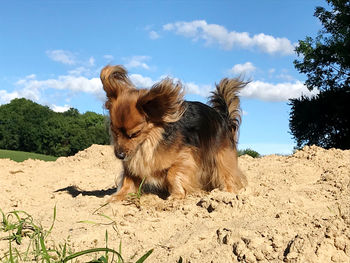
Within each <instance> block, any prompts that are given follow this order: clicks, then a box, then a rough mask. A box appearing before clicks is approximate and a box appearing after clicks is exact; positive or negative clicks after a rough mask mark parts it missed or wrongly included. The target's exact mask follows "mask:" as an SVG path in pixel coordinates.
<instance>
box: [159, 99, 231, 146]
mask: <svg viewBox="0 0 350 263" xmlns="http://www.w3.org/2000/svg"><path fill="white" fill-rule="evenodd" d="M185 105H186V111H185V113H184V114H183V116H182V117H181V119H180V120H179V121H177V122H174V123H170V124H167V125H166V127H165V132H164V133H163V138H164V143H166V144H169V145H171V144H172V143H173V142H174V140H175V139H176V138H177V136H179V133H180V134H181V136H182V137H183V141H184V143H185V144H187V145H191V146H195V147H199V148H202V147H204V148H207V149H208V150H209V147H211V148H212V147H215V146H217V147H219V146H220V145H219V142H222V141H224V140H225V137H226V138H228V139H229V138H230V137H229V136H231V131H230V129H229V127H228V124H227V122H226V121H225V119H224V118H223V116H221V115H220V114H219V113H218V112H217V111H216V110H214V109H213V108H211V107H209V106H208V105H206V104H203V103H200V102H192V101H185Z"/></svg>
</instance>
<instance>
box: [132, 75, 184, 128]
mask: <svg viewBox="0 0 350 263" xmlns="http://www.w3.org/2000/svg"><path fill="white" fill-rule="evenodd" d="M183 96H184V92H183V88H182V85H181V83H176V84H174V83H173V81H172V80H171V79H164V80H162V81H161V82H159V83H157V84H155V85H153V86H152V88H151V89H150V90H148V91H147V92H146V93H145V94H143V95H142V96H141V97H140V98H139V99H138V101H137V104H136V106H137V108H138V109H139V111H140V112H143V113H144V114H145V115H146V117H147V119H148V120H150V121H151V122H153V123H164V122H168V123H169V122H175V121H178V120H179V119H180V118H181V116H182V114H183V113H184V111H185V106H184V100H183Z"/></svg>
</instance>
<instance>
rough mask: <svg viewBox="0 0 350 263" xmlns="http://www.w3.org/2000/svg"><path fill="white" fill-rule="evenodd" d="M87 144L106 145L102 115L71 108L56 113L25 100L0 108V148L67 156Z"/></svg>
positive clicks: (105, 120) (17, 100)
mask: <svg viewBox="0 0 350 263" xmlns="http://www.w3.org/2000/svg"><path fill="white" fill-rule="evenodd" d="M91 144H109V130H108V122H107V118H106V117H105V116H103V115H100V114H97V113H94V112H87V113H85V114H80V113H79V111H78V110H77V109H74V108H71V109H69V110H68V111H66V112H64V113H57V112H54V111H52V110H51V109H49V108H48V107H46V106H42V105H39V104H37V103H34V102H32V101H30V100H26V99H14V100H12V101H11V102H10V103H9V104H5V105H1V106H0V149H7V150H21V151H27V152H36V153H42V154H48V155H54V156H68V155H73V154H75V153H77V152H78V151H80V150H83V149H85V148H87V147H89V146H90V145H91Z"/></svg>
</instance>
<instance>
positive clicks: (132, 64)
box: [123, 56, 151, 69]
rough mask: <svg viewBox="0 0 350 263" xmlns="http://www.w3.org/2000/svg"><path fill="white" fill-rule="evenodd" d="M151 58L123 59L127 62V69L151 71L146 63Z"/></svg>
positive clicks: (134, 57)
mask: <svg viewBox="0 0 350 263" xmlns="http://www.w3.org/2000/svg"><path fill="white" fill-rule="evenodd" d="M150 58H151V57H149V56H132V57H130V58H123V60H124V61H125V67H126V68H128V69H131V68H143V69H150V67H149V66H148V65H147V63H145V61H147V60H149V59H150Z"/></svg>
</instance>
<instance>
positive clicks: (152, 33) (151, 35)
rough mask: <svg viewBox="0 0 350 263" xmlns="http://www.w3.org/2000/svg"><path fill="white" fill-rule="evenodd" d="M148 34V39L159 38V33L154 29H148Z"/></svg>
mask: <svg viewBox="0 0 350 263" xmlns="http://www.w3.org/2000/svg"><path fill="white" fill-rule="evenodd" d="M148 36H149V38H150V39H158V38H160V35H159V34H158V33H157V32H156V31H154V30H152V31H150V32H149V33H148Z"/></svg>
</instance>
